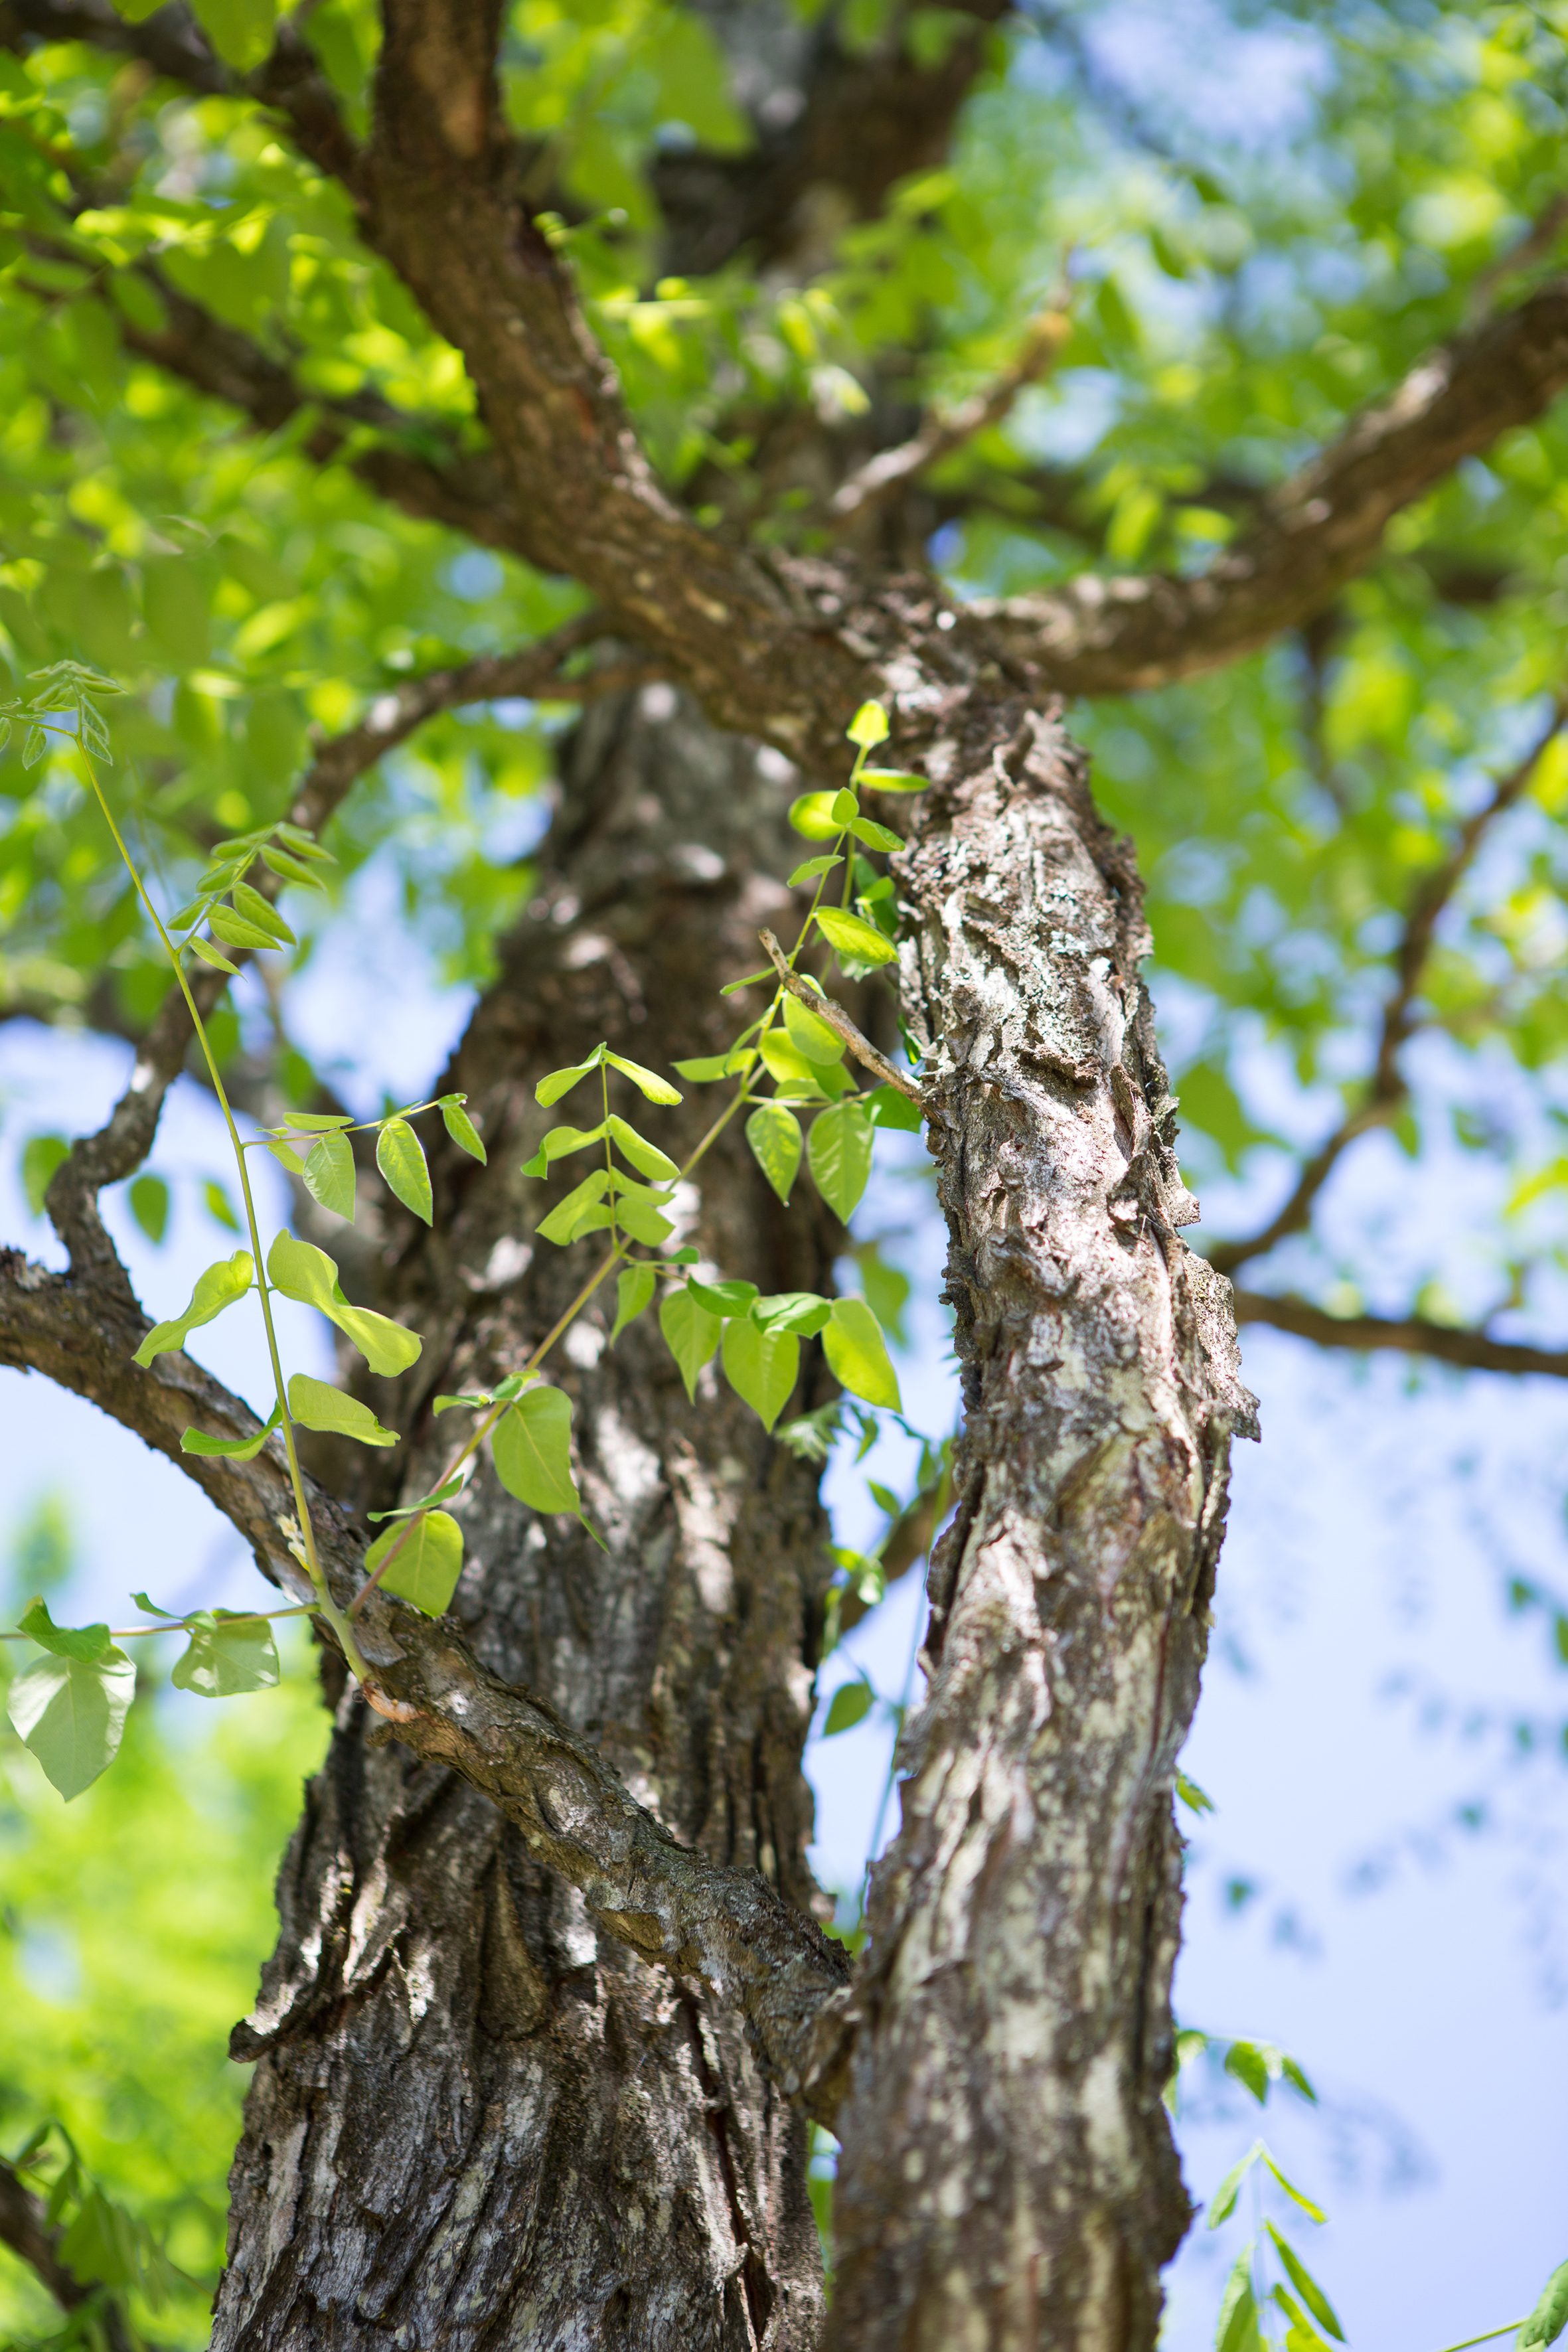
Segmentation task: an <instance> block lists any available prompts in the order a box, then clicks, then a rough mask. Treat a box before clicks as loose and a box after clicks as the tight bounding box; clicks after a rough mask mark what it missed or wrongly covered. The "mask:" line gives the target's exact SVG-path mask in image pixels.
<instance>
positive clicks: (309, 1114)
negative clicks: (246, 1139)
mask: <svg viewBox="0 0 1568 2352" xmlns="http://www.w3.org/2000/svg"><path fill="white" fill-rule="evenodd" d="M352 1126H353V1119H352V1118H350V1117H349V1115H348V1113H347V1111H346V1110H291V1111H290V1112H289V1116H288V1118H286V1119H285V1120H284V1122H283V1125H282V1127H280V1128H277V1129H274V1132H275V1133H276V1134H278V1135H281V1134H283V1133H284V1131H285V1130H286V1129H293V1130H294V1131H295V1133H297V1134H300V1135H330V1134H331V1132H332V1129H334V1128H340V1127H352Z"/></svg>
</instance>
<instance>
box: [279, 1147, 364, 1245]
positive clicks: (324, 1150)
mask: <svg viewBox="0 0 1568 2352" xmlns="http://www.w3.org/2000/svg"><path fill="white" fill-rule="evenodd" d="M284 1148H285V1149H286V1148H287V1147H284ZM279 1156H280V1155H279ZM304 1176H305V1186H306V1190H307V1191H308V1192H310V1195H311V1197H312V1199H314V1200H316V1201H319V1202H321V1206H322V1208H323V1209H330V1210H331V1213H332V1214H333V1216H334V1217H346V1218H347V1220H348V1222H349V1223H350V1224H353V1214H354V1155H353V1145H352V1144H351V1143H350V1141H349V1139H348V1137H347V1136H346V1135H340V1134H335V1133H334V1134H331V1135H323V1136H321V1137H320V1138H319V1139H317V1141H316V1142H314V1143H313V1144H312V1145H311V1146H310V1151H309V1153H308V1154H307V1156H306V1160H305V1167H304Z"/></svg>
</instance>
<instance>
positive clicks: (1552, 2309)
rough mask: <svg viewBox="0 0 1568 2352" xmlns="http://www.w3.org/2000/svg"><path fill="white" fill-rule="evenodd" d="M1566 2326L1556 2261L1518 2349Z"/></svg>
mask: <svg viewBox="0 0 1568 2352" xmlns="http://www.w3.org/2000/svg"><path fill="white" fill-rule="evenodd" d="M1560 2242H1561V2241H1560ZM1565 2326H1568V2263H1559V2264H1558V2266H1557V2268H1556V2269H1555V2270H1554V2271H1553V2272H1552V2276H1551V2277H1550V2278H1549V2279H1548V2280H1547V2282H1546V2284H1545V2285H1544V2286H1543V2287H1542V2290H1541V2300H1540V2302H1539V2303H1538V2304H1537V2305H1536V2306H1535V2309H1534V2310H1533V2311H1532V2312H1531V2315H1530V2317H1529V2318H1528V2319H1527V2320H1526V2321H1525V2323H1524V2326H1522V2327H1521V2329H1520V2331H1519V2345H1520V2352H1531V2347H1534V2346H1536V2345H1542V2346H1544V2345H1547V2344H1555V2343H1556V2341H1557V2338H1558V2337H1559V2336H1561V2335H1562V2333H1563V2328H1564V2327H1565ZM1336 2332H1337V2331H1336Z"/></svg>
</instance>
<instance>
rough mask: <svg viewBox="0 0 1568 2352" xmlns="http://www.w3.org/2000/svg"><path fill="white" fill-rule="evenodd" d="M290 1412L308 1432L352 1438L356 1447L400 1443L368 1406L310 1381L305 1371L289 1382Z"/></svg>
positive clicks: (325, 1384) (339, 1390)
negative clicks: (310, 1430)
mask: <svg viewBox="0 0 1568 2352" xmlns="http://www.w3.org/2000/svg"><path fill="white" fill-rule="evenodd" d="M289 1412H291V1413H292V1414H293V1416H294V1419H295V1420H296V1421H299V1422H302V1423H304V1425H305V1427H306V1428H307V1429H320V1430H322V1431H324V1432H325V1433H326V1434H327V1435H328V1436H329V1437H352V1438H353V1440H354V1442H355V1443H356V1444H359V1445H396V1444H398V1443H399V1439H398V1435H397V1432H396V1431H395V1429H384V1428H383V1427H382V1425H381V1423H380V1422H379V1421H377V1419H376V1417H375V1415H374V1412H372V1411H371V1409H370V1407H369V1405H367V1404H361V1402H360V1401H359V1399H358V1397H352V1396H345V1395H344V1394H343V1391H342V1389H334V1388H332V1387H331V1386H330V1385H329V1384H328V1382H327V1381H313V1380H312V1379H311V1378H310V1374H309V1373H308V1372H296V1373H295V1374H294V1376H293V1378H292V1379H291V1380H290V1381H289Z"/></svg>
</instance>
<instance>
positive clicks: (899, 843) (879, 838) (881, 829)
mask: <svg viewBox="0 0 1568 2352" xmlns="http://www.w3.org/2000/svg"><path fill="white" fill-rule="evenodd" d="M849 830H850V832H851V833H852V834H853V835H854V836H855V838H856V840H857V841H863V842H864V843H865V845H866V846H867V848H868V849H886V850H889V851H890V850H894V849H902V848H903V846H904V840H903V835H901V834H897V833H890V832H889V829H888V827H887V826H886V825H885V824H874V823H873V822H872V820H871V819H870V818H869V817H868V816H858V817H857V818H856V820H855V822H854V824H852V825H851V826H850V828H849Z"/></svg>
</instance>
